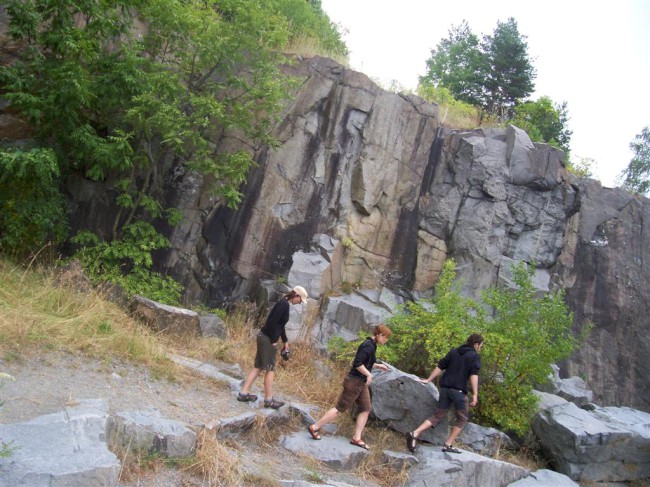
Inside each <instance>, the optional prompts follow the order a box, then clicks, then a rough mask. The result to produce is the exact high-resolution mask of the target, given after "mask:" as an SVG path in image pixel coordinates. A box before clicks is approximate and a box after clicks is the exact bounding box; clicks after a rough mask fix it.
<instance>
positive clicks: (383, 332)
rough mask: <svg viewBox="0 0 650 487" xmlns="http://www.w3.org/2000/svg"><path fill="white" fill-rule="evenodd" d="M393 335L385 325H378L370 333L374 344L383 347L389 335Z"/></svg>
mask: <svg viewBox="0 0 650 487" xmlns="http://www.w3.org/2000/svg"><path fill="white" fill-rule="evenodd" d="M391 333H393V332H392V331H390V328H388V327H387V326H386V325H384V324H383V323H379V324H378V325H377V326H375V328H374V329H373V331H372V337H373V338H374V339H375V342H377V343H379V344H381V345H383V344H384V343H386V342H387V341H388V337H390V334H391Z"/></svg>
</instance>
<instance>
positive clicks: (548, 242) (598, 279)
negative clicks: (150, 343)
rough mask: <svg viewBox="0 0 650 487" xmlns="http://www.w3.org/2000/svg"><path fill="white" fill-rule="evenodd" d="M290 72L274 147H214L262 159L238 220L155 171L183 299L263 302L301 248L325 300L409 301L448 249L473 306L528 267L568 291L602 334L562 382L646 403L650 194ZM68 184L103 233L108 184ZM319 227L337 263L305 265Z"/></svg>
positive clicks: (383, 97) (495, 135)
mask: <svg viewBox="0 0 650 487" xmlns="http://www.w3.org/2000/svg"><path fill="white" fill-rule="evenodd" d="M288 69H290V71H291V73H292V74H294V75H296V76H298V77H299V78H300V79H301V80H302V86H301V88H300V89H299V90H298V92H297V93H296V94H295V96H294V98H293V99H292V101H291V103H289V104H288V105H287V107H286V111H285V114H284V116H283V118H282V120H281V122H280V123H279V124H278V125H277V127H276V128H275V136H276V137H277V139H278V140H279V141H280V144H279V147H277V148H275V149H269V148H267V147H251V146H250V145H247V144H245V143H244V142H243V141H241V140H238V139H237V138H236V137H231V138H227V139H226V140H225V142H224V143H223V144H222V146H221V147H220V149H221V150H227V149H242V148H243V149H245V150H249V151H250V152H251V153H252V154H253V156H254V158H255V160H256V162H257V164H258V165H257V167H256V168H255V169H253V170H252V171H251V173H250V175H249V178H248V180H247V183H246V186H245V187H244V188H243V190H244V193H245V197H244V200H243V202H242V205H241V207H240V208H239V209H238V210H236V211H234V210H231V209H228V208H226V207H224V206H223V205H222V204H220V202H219V201H218V200H217V199H215V197H214V196H213V194H214V193H213V191H212V189H213V186H214V183H213V182H212V181H210V180H209V179H205V178H201V177H199V176H197V175H196V174H194V173H191V172H188V171H187V170H185V169H184V168H182V167H180V166H177V165H176V164H175V163H173V161H165V162H164V163H161V168H160V170H159V171H158V174H159V175H160V178H159V181H157V182H156V188H157V191H158V192H159V196H160V198H161V200H163V201H165V202H166V204H168V205H171V206H175V207H177V208H179V209H180V210H181V211H182V212H183V214H184V216H185V218H184V220H183V222H182V223H181V224H180V225H179V226H178V227H176V228H174V229H173V230H169V231H168V236H169V238H170V241H171V244H172V247H171V249H170V250H169V251H167V252H166V253H165V254H164V255H159V256H158V257H159V260H158V263H157V268H158V270H160V271H162V272H164V273H167V274H169V275H172V276H173V277H175V278H176V279H177V280H179V281H180V282H181V283H182V284H183V285H184V286H185V288H186V293H185V300H186V302H187V303H195V302H202V303H204V304H206V305H208V306H222V305H224V304H228V303H232V302H234V301H237V300H240V299H243V298H255V297H257V296H260V295H262V294H263V293H264V284H263V283H264V282H268V281H269V280H278V279H280V280H284V282H287V281H286V279H287V277H288V276H289V271H290V270H291V269H292V265H293V260H294V256H301V258H302V259H303V260H304V261H305V262H306V263H308V264H309V265H310V266H311V267H312V268H316V267H318V268H319V269H320V268H321V267H322V268H323V269H324V271H323V272H324V273H325V274H324V275H323V277H322V278H319V276H318V273H314V272H313V270H312V271H311V272H307V270H306V269H303V270H302V272H297V270H296V269H294V270H293V271H292V274H291V277H292V279H293V278H295V276H309V280H310V282H309V283H306V284H308V285H309V286H310V287H311V288H313V289H314V293H315V294H317V295H319V296H326V294H327V293H328V292H329V291H330V290H331V289H336V288H337V286H338V287H339V288H344V287H346V286H347V287H353V288H355V289H384V288H385V289H389V290H391V291H392V292H393V293H395V294H396V295H398V296H399V297H400V298H403V299H411V298H417V297H420V296H426V295H428V294H430V293H431V291H432V289H433V288H434V287H435V283H436V281H437V278H438V275H439V273H440V270H441V268H442V264H443V263H444V261H445V259H446V258H449V257H453V258H454V259H455V261H456V263H457V270H458V274H459V277H460V278H461V279H462V280H463V283H464V288H463V289H464V292H466V293H467V294H468V295H474V296H476V295H478V294H479V293H480V291H481V289H483V288H485V287H486V286H490V285H494V284H496V283H505V284H508V283H509V281H510V267H511V266H512V264H514V263H517V262H519V261H524V262H527V263H532V262H534V263H535V264H536V268H537V271H536V275H535V281H534V282H535V285H536V286H537V288H539V289H540V291H547V290H549V289H558V288H562V289H565V290H566V298H567V302H568V303H569V306H570V308H571V310H572V311H573V312H574V313H575V320H576V325H580V324H582V323H586V322H588V321H592V322H593V323H594V324H595V326H594V330H593V332H592V334H591V336H590V337H589V339H588V340H587V343H586V344H585V346H584V348H583V349H581V350H579V351H578V352H577V353H576V354H575V356H574V357H573V358H572V359H571V360H569V361H567V362H566V363H564V364H562V367H561V375H562V376H563V377H568V376H572V375H573V376H580V377H583V378H584V379H585V380H586V382H587V384H588V386H589V387H590V388H591V390H592V391H593V393H594V400H595V401H597V402H598V403H600V404H604V405H617V406H620V405H626V406H630V407H635V408H638V409H641V410H646V411H648V410H650V404H649V402H648V401H650V399H648V397H647V395H644V394H642V392H641V391H644V390H646V389H647V388H648V387H649V386H650V384H649V382H650V378H649V377H650V376H648V374H643V371H645V370H647V369H648V362H649V361H650V358H648V357H650V338H648V337H650V333H648V324H649V321H648V316H650V312H649V311H650V310H649V309H648V308H649V304H648V303H649V302H650V299H649V298H650V296H649V295H648V294H649V291H648V290H649V289H650V287H649V285H648V282H650V268H649V264H648V259H647V255H648V250H649V249H650V243H649V242H650V225H647V224H645V222H646V221H647V220H648V212H649V210H648V208H649V206H648V201H649V200H648V199H646V198H643V197H639V196H633V195H630V194H629V193H627V192H626V191H624V190H622V189H609V188H603V187H602V186H601V185H600V184H599V183H597V182H596V181H592V180H589V179H578V178H576V177H574V176H572V175H571V174H569V173H567V171H566V170H565V167H564V160H563V158H564V156H563V154H562V153H561V152H560V151H558V150H556V149H554V148H552V147H550V146H547V145H545V144H536V143H532V142H531V141H530V138H529V137H528V135H527V134H526V133H525V132H523V131H522V130H520V129H518V128H516V127H513V126H510V127H507V128H504V129H477V130H472V131H460V130H452V129H449V128H444V127H441V125H440V123H439V121H438V118H437V107H436V106H435V105H432V104H429V103H426V102H425V101H423V100H422V99H420V98H418V97H416V96H413V95H397V94H394V93H388V92H386V91H384V90H382V89H381V88H379V87H378V86H376V85H375V84H374V83H373V82H372V81H371V80H370V79H369V78H368V77H366V76H365V75H363V74H360V73H357V72H354V71H351V70H348V69H345V68H344V67H342V66H340V65H339V64H337V63H335V62H334V61H332V60H329V59H325V58H318V57H317V58H312V59H305V60H302V61H301V62H300V63H298V64H297V65H295V66H293V67H291V68H288ZM68 192H69V194H70V196H71V213H72V215H73V220H72V221H75V222H78V223H77V225H78V227H79V228H97V229H98V231H102V230H103V231H105V232H106V233H108V232H109V231H110V223H109V222H110V218H109V216H110V214H111V211H112V206H111V205H112V202H111V199H110V195H109V194H108V193H107V192H106V191H105V189H104V188H103V187H102V186H101V185H99V184H96V183H91V182H88V181H85V180H81V179H77V180H74V181H73V180H71V181H70V184H69V186H68ZM323 235H324V236H327V239H330V240H329V241H331V242H338V249H337V250H336V251H335V254H336V255H334V254H332V255H327V254H328V252H323V251H322V250H317V252H321V257H322V258H321V257H317V258H313V257H314V256H313V252H314V247H315V245H314V241H315V238H317V236H318V238H323V237H322V236H323ZM316 247H318V246H316ZM305 265H306V264H305ZM291 284H292V285H295V284H300V283H298V282H291ZM322 309H325V308H324V307H322ZM321 318H322V317H321ZM352 326H353V327H354V324H352Z"/></svg>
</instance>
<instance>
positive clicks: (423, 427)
mask: <svg viewBox="0 0 650 487" xmlns="http://www.w3.org/2000/svg"><path fill="white" fill-rule="evenodd" d="M431 426H433V423H432V422H431V421H429V420H428V419H425V420H424V421H423V422H422V424H421V425H420V426H418V427H417V429H416V430H415V431H414V432H413V437H415V438H417V437H418V436H420V433H422V432H423V431H424V430H427V429H429V428H431Z"/></svg>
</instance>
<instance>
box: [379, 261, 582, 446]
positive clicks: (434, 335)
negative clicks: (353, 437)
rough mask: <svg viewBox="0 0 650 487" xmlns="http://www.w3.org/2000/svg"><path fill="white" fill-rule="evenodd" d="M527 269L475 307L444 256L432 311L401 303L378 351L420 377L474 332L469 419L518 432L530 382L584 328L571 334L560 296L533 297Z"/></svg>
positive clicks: (517, 269)
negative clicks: (477, 337) (475, 363)
mask: <svg viewBox="0 0 650 487" xmlns="http://www.w3.org/2000/svg"><path fill="white" fill-rule="evenodd" d="M534 272H535V267H534V266H532V265H531V266H529V267H526V265H525V264H523V263H520V264H518V265H516V266H514V267H513V269H512V273H513V281H514V283H515V288H514V289H511V288H490V289H488V290H486V291H485V292H484V294H483V298H482V303H480V304H479V303H476V302H475V301H474V300H472V299H469V298H466V297H463V296H461V294H460V289H459V287H458V283H457V282H455V277H456V272H455V265H454V263H453V261H452V260H448V261H447V262H446V263H445V266H444V268H443V271H442V273H441V276H440V280H439V282H438V285H437V286H436V292H435V296H434V298H433V309H432V310H428V309H426V308H425V306H424V305H423V304H418V303H415V304H409V305H407V306H405V307H404V309H403V310H402V311H401V312H399V313H397V314H396V315H395V316H394V317H393V318H392V319H391V320H390V321H389V326H391V327H392V329H393V335H392V336H391V339H390V341H389V342H388V344H387V345H386V347H385V348H386V349H388V351H389V353H390V355H391V360H392V361H393V363H394V364H395V365H396V366H397V367H398V368H400V369H402V370H404V371H406V372H411V373H414V374H417V375H419V376H427V375H428V374H429V373H430V372H431V370H432V369H433V368H434V367H435V366H436V364H437V363H438V361H439V360H440V359H441V358H442V357H443V356H444V355H445V354H446V353H447V352H448V351H449V349H451V348H452V347H457V346H459V345H461V344H463V343H464V342H465V340H466V339H467V337H468V336H469V335H470V334H471V333H475V332H476V333H481V334H482V335H483V337H484V339H485V346H484V347H483V350H482V353H481V361H482V367H481V372H480V374H479V383H480V389H479V402H478V407H477V409H476V415H477V416H476V417H477V418H478V419H479V420H480V421H481V422H482V423H483V424H487V425H492V426H497V427H499V428H501V429H504V430H507V431H513V432H515V433H517V434H521V435H523V434H524V433H526V431H528V429H529V428H530V418H531V417H532V415H533V414H534V412H535V411H536V404H537V399H536V397H535V396H534V395H533V393H532V388H533V386H535V385H538V384H542V383H544V382H546V381H548V376H549V374H550V372H551V364H553V363H556V362H558V361H560V360H562V359H565V358H567V357H569V356H570V355H571V353H572V352H573V350H575V348H576V347H577V346H578V345H579V344H580V343H581V341H582V340H583V339H584V337H585V336H586V333H587V332H588V330H589V329H590V326H586V327H585V328H584V329H583V331H582V332H580V333H579V334H578V335H577V336H574V335H573V333H572V330H573V314H572V313H570V312H569V310H568V308H567V306H566V304H565V303H564V295H563V293H562V292H555V293H548V294H546V295H544V296H543V297H538V296H537V290H536V289H535V288H534V287H533V285H532V276H533V274H534ZM488 310H489V311H490V313H489V314H488V313H487V311H488Z"/></svg>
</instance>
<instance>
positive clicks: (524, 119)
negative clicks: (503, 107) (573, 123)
mask: <svg viewBox="0 0 650 487" xmlns="http://www.w3.org/2000/svg"><path fill="white" fill-rule="evenodd" d="M568 120H569V116H568V112H567V102H566V101H565V102H563V103H562V104H553V100H551V99H550V98H549V97H548V96H542V97H541V98H540V99H539V100H537V101H525V102H523V103H520V104H518V105H516V106H515V108H514V117H513V118H512V119H511V120H510V123H512V124H513V125H516V126H517V127H519V128H521V129H523V130H525V131H526V133H528V135H529V136H530V138H531V140H533V141H534V142H546V143H547V144H550V145H552V146H554V147H557V148H558V149H562V150H563V151H564V153H565V154H567V155H568V154H569V151H570V148H569V144H570V142H571V134H572V132H571V130H569V129H568V127H567V122H568Z"/></svg>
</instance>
